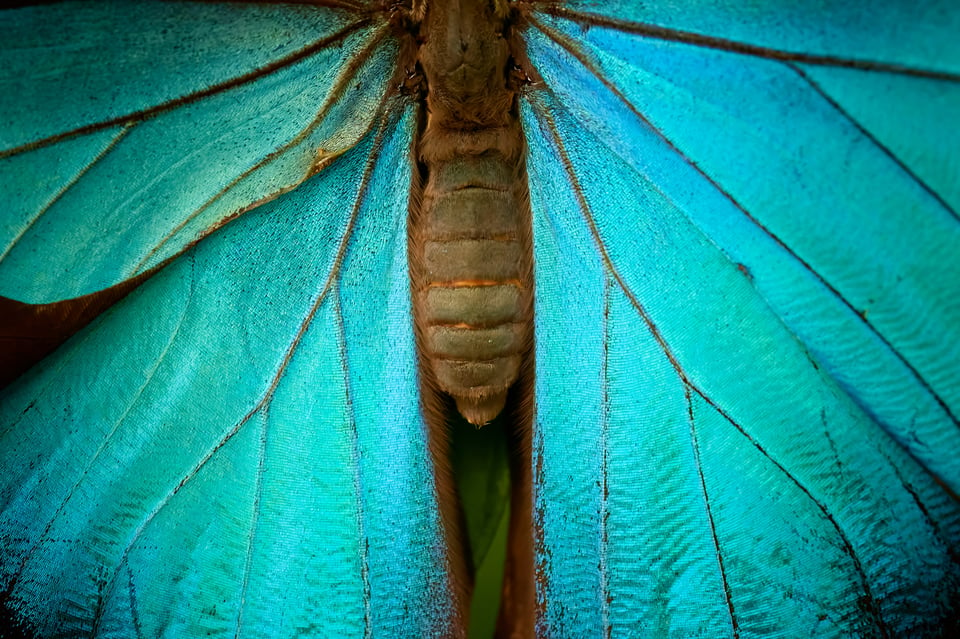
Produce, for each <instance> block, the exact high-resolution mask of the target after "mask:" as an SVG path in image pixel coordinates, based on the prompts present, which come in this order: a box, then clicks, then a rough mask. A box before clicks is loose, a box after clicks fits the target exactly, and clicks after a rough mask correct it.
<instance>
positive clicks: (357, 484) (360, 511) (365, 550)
mask: <svg viewBox="0 0 960 639" xmlns="http://www.w3.org/2000/svg"><path fill="white" fill-rule="evenodd" d="M333 298H334V318H335V321H336V331H337V346H338V347H339V349H340V353H339V355H340V362H341V363H342V366H343V368H342V370H343V379H344V386H345V390H346V403H347V413H348V414H349V416H350V447H351V452H352V455H351V458H352V460H353V469H352V470H353V490H354V493H355V494H356V499H357V532H358V535H359V537H360V581H361V583H362V584H363V636H364V637H366V638H369V637H371V636H372V634H373V631H372V628H371V623H370V619H371V615H372V610H371V606H370V563H369V556H370V540H369V539H368V538H367V528H366V510H367V509H366V507H365V506H366V503H365V502H366V500H365V499H364V494H363V468H362V466H363V449H362V448H361V446H360V433H359V432H358V431H357V415H356V410H355V407H354V405H353V389H352V385H351V384H350V371H349V370H348V364H347V362H348V361H349V357H348V355H347V336H346V325H345V323H344V321H343V307H342V305H341V301H340V287H339V286H337V285H334V292H333Z"/></svg>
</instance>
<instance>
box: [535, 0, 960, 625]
mask: <svg viewBox="0 0 960 639" xmlns="http://www.w3.org/2000/svg"><path fill="white" fill-rule="evenodd" d="M535 4H536V8H537V9H539V10H540V13H534V14H533V16H532V19H531V26H530V28H529V29H528V31H527V32H526V39H527V46H528V54H529V56H530V59H531V61H532V63H533V64H534V66H535V67H536V68H537V70H538V72H539V73H540V74H541V76H542V78H543V84H542V85H540V87H539V88H536V89H534V90H532V91H531V92H529V94H528V97H527V99H526V101H525V102H524V105H523V117H524V126H525V129H526V131H527V135H528V140H529V146H530V157H529V162H528V164H529V170H530V174H531V175H530V185H531V186H530V190H531V199H532V204H533V213H534V245H535V260H534V261H535V265H536V267H535V268H536V286H537V288H536V307H535V317H536V320H535V321H536V344H537V361H536V414H537V415H536V423H535V431H534V432H535V434H534V450H533V464H534V473H535V487H534V503H535V508H536V512H535V520H536V522H537V531H536V534H537V548H538V550H537V565H538V566H539V573H540V576H539V585H538V586H539V588H538V602H539V606H540V613H539V620H538V624H539V625H538V630H539V632H540V634H542V635H544V636H556V637H568V636H578V637H587V636H598V637H599V636H614V637H618V636H651V637H667V636H676V637H693V636H702V637H720V636H732V637H772V636H782V637H799V636H817V637H829V636H837V637H840V636H918V635H920V636H925V635H936V634H937V633H938V632H940V631H941V627H942V625H943V624H944V623H947V622H948V620H949V619H950V618H954V619H955V618H956V615H957V611H958V607H960V603H958V600H960V595H958V593H960V563H958V551H960V545H958V544H960V504H958V501H957V497H956V496H957V494H958V492H960V427H958V421H957V416H958V415H960V395H958V390H960V367H958V366H957V362H960V350H958V346H957V345H958V343H960V339H958V338H960V305H958V304H957V299H958V293H960V250H958V249H960V220H958V215H957V210H958V206H960V200H958V197H957V182H956V177H955V176H956V169H957V166H958V162H960V146H958V145H957V144H956V131H955V129H956V127H954V126H952V122H953V121H954V120H955V119H956V113H957V112H958V109H960V47H957V45H956V40H955V38H954V37H953V33H955V31H956V28H957V27H958V25H960V12H957V11H956V9H955V8H954V7H951V6H950V5H949V4H948V3H941V4H940V5H938V6H932V7H927V8H925V9H924V10H923V11H917V10H916V9H915V8H914V7H912V6H911V7H907V6H906V5H905V4H904V5H903V6H902V7H901V6H899V5H900V3H892V4H893V5H894V6H891V7H888V6H884V7H873V8H870V9H868V8H866V7H861V6H858V5H853V4H852V3H834V4H836V5H838V6H832V5H831V4H830V3H822V4H823V6H820V5H819V4H818V5H817V7H816V8H815V9H813V8H811V9H804V8H798V7H792V8H791V7H787V6H784V7H778V6H777V5H776V3H774V5H771V6H770V7H764V8H762V9H761V8H758V7H754V8H751V7H748V6H743V4H742V3H719V4H717V3H713V6H712V8H706V7H703V6H701V4H700V3H687V4H689V5H690V6H686V7H677V6H676V3H669V5H670V6H669V7H666V5H667V4H668V3H643V4H642V5H641V4H639V3H627V2H613V3H597V2H576V1H573V2H567V3H562V4H561V3H546V2H544V3H535ZM660 4H662V5H664V6H663V7H660V6H658V5H660ZM694 5H695V6H694ZM668 9H669V10H668ZM571 451H576V453H575V454H572V453H571Z"/></svg>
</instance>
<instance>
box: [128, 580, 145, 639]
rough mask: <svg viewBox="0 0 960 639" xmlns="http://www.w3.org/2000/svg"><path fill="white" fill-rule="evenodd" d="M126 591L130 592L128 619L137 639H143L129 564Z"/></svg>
mask: <svg viewBox="0 0 960 639" xmlns="http://www.w3.org/2000/svg"><path fill="white" fill-rule="evenodd" d="M127 589H128V590H129V592H130V619H131V620H132V621H133V629H134V630H135V631H136V633H137V639H143V628H142V627H141V625H140V615H139V613H137V605H138V604H137V589H136V585H135V584H134V583H133V571H132V570H131V569H130V564H129V563H128V564H127Z"/></svg>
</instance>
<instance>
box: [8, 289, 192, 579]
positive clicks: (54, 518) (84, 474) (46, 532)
mask: <svg viewBox="0 0 960 639" xmlns="http://www.w3.org/2000/svg"><path fill="white" fill-rule="evenodd" d="M193 292H194V281H193V278H192V277H191V279H190V291H189V292H188V293H187V300H186V303H184V305H183V311H182V312H181V313H180V317H179V319H178V320H177V325H176V327H175V328H174V330H173V331H172V332H171V333H170V337H169V338H168V339H167V342H166V344H164V346H163V349H162V350H161V351H160V354H159V355H158V357H157V359H156V360H155V361H154V363H153V366H152V367H151V368H150V370H149V371H148V372H147V375H146V378H145V379H144V380H143V383H142V384H141V385H140V387H139V388H138V389H137V390H136V392H135V393H134V394H133V396H132V397H131V399H130V401H129V402H128V403H127V405H126V407H125V408H124V409H123V413H122V414H121V415H120V416H119V417H117V419H116V420H115V421H114V422H113V425H112V426H111V427H110V430H109V431H108V432H107V434H106V435H104V437H103V440H102V441H101V442H100V445H99V446H98V447H97V450H96V451H95V452H94V453H93V455H92V456H91V457H90V459H89V460H87V463H86V464H85V465H84V467H83V470H81V471H80V475H79V476H78V477H77V479H76V481H75V482H74V483H73V485H72V486H71V487H70V490H68V491H67V494H66V496H64V498H63V500H62V501H61V502H60V505H59V506H58V507H57V509H56V510H55V511H54V513H53V515H52V516H51V517H50V519H49V520H48V521H47V525H46V526H45V527H44V529H43V532H41V533H40V536H39V537H38V538H37V541H36V542H35V543H33V544H32V545H31V546H30V549H29V550H28V551H27V552H26V554H24V556H23V557H22V558H21V559H20V561H19V563H18V565H17V568H16V569H15V570H14V572H13V576H12V577H11V578H10V582H9V583H8V584H7V587H6V589H5V590H4V593H3V594H4V596H10V593H12V592H13V589H14V588H16V585H17V583H18V582H19V580H20V577H21V576H22V575H23V569H24V568H25V567H26V565H27V563H28V562H29V561H30V558H31V557H33V554H34V553H35V552H36V550H37V549H38V548H39V547H40V546H41V544H42V543H43V542H44V540H45V539H48V538H49V535H50V530H51V529H52V528H53V524H54V523H55V522H56V521H57V519H58V518H59V517H60V514H61V513H62V512H63V510H64V509H65V508H66V506H67V504H68V503H69V502H70V500H71V498H73V495H74V494H75V493H76V492H77V490H78V489H79V488H80V485H81V484H82V483H83V480H84V479H85V478H86V477H87V476H88V475H89V473H90V469H91V468H93V466H94V464H96V462H97V460H98V459H100V455H101V454H102V453H103V451H104V450H106V448H107V446H108V444H109V443H110V442H111V440H112V439H113V436H114V435H115V434H116V432H117V430H119V428H120V425H121V424H123V423H124V421H125V420H126V418H127V415H129V414H130V411H131V410H133V407H134V406H136V405H137V403H138V402H139V401H140V398H141V397H143V393H144V391H145V390H146V388H147V386H149V385H150V382H151V381H152V380H153V377H154V375H156V373H157V370H158V369H159V368H160V364H162V363H163V360H164V358H165V357H166V356H167V353H168V352H169V351H170V347H171V346H172V345H173V343H174V341H176V338H177V336H178V335H179V334H180V329H181V328H182V327H183V321H184V318H185V317H186V315H187V308H188V307H189V306H190V300H191V299H193Z"/></svg>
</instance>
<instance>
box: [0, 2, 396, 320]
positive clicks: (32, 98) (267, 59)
mask: <svg viewBox="0 0 960 639" xmlns="http://www.w3.org/2000/svg"><path fill="white" fill-rule="evenodd" d="M96 6H97V7H99V9H98V8H92V7H86V6H83V7H82V10H81V9H78V11H77V13H78V15H77V16H74V15H73V13H72V12H70V13H67V12H64V9H63V8H62V7H61V6H60V5H58V6H57V7H41V8H38V9H36V10H34V11H13V12H8V13H7V14H6V15H5V16H4V24H5V25H6V26H7V28H8V29H12V30H14V31H15V33H14V35H13V36H11V37H12V38H13V40H11V42H13V43H15V44H17V43H20V42H21V41H20V40H17V39H16V38H17V37H21V38H27V39H28V42H27V43H26V45H29V46H31V47H32V49H35V50H36V51H38V53H35V54H33V55H32V56H27V57H30V58H33V63H34V65H35V66H36V68H38V69H41V70H43V71H42V72H41V71H36V72H35V73H40V75H41V77H42V78H43V81H37V80H36V78H34V77H33V75H32V74H25V77H23V78H17V77H14V78H13V79H10V78H8V83H10V82H13V83H19V84H17V85H16V86H15V87H14V88H15V89H16V88H17V87H19V89H17V91H16V93H15V94H16V95H18V96H19V99H18V100H17V101H16V102H17V104H36V103H38V102H51V101H54V100H55V102H54V103H55V104H56V105H57V106H55V107H54V108H51V109H49V111H51V114H50V115H49V117H48V118H46V119H45V120H44V121H43V122H42V123H39V124H37V127H41V128H40V129H38V130H37V132H35V133H32V136H33V137H32V138H30V139H28V141H27V142H25V143H23V140H16V141H14V143H18V142H19V143H21V144H20V146H18V147H16V148H13V149H11V150H10V151H9V152H8V157H6V158H4V159H3V160H0V172H2V174H3V178H2V180H0V184H2V185H3V187H2V188H3V190H4V192H3V193H2V195H3V197H5V198H8V199H10V200H11V201H17V202H22V204H21V205H19V207H18V208H15V209H13V210H12V211H11V212H10V213H9V214H8V217H9V221H6V222H5V227H6V230H7V233H8V235H7V236H6V237H5V238H4V239H3V241H2V243H3V249H2V255H3V260H2V261H0V285H2V287H0V294H3V295H5V296H8V297H13V298H16V299H19V300H21V301H27V302H31V303H40V302H49V301H55V300H59V299H64V298H69V297H75V296H79V295H84V294H87V293H90V292H92V291H95V290H99V289H102V288H106V287H108V286H112V285H113V284H116V283H117V282H119V281H122V280H124V279H127V278H129V277H132V276H135V275H137V274H139V273H142V272H144V271H146V270H149V269H150V268H151V267H153V266H155V265H157V264H160V263H162V262H164V260H166V259H168V258H169V257H171V256H172V255H176V254H177V253H178V252H180V251H182V250H183V249H184V248H185V247H186V246H188V245H190V244H191V243H192V242H195V241H196V240H197V239H198V238H200V237H203V236H204V235H206V234H207V233H209V232H210V231H211V230H213V229H215V228H217V227H218V226H220V225H222V224H223V223H225V222H226V221H227V220H229V219H231V218H232V217H235V216H236V215H237V214H239V213H241V212H243V211H245V210H247V209H249V208H250V207H252V206H254V205H256V204H259V203H261V202H263V201H265V200H268V199H270V198H272V197H275V196H276V195H278V194H279V193H282V192H284V191H286V190H289V189H290V188H292V187H294V186H296V185H297V184H298V183H300V182H301V181H302V180H303V179H305V178H306V177H307V176H309V175H310V174H312V173H313V172H315V171H316V170H318V169H320V168H322V167H323V166H324V165H325V164H326V163H328V162H329V161H330V160H331V159H332V158H334V157H336V156H337V155H338V154H340V153H342V152H343V151H344V150H346V149H349V148H350V147H351V146H352V145H353V144H355V143H356V141H357V140H358V139H359V138H360V137H361V136H363V135H364V134H365V133H366V132H367V131H368V130H369V128H370V126H372V118H373V114H374V113H375V112H376V111H377V105H378V104H379V103H380V102H381V101H382V99H383V95H384V93H385V88H386V82H387V81H388V80H389V78H390V77H391V76H392V70H393V63H394V56H395V53H396V50H395V45H394V44H393V42H392V41H390V40H384V39H383V35H384V31H383V25H382V24H381V25H379V26H376V25H375V26H369V25H367V22H368V21H367V20H366V19H365V18H363V17H362V16H358V15H353V16H350V15H349V14H341V13H336V12H333V11H331V10H329V9H326V8H317V7H309V8H305V7H300V8H294V7H271V8H267V7H254V6H247V7H236V6H233V5H230V7H232V8H228V9H227V10H226V11H225V12H224V13H223V14H216V15H220V16H221V17H220V19H219V22H217V21H214V22H213V24H214V25H216V26H214V27H212V28H208V27H209V21H210V19H211V15H208V13H209V12H210V11H212V10H215V9H216V8H217V7H216V6H210V5H193V4H189V3H185V4H179V3H178V4H170V5H167V4H159V5H156V4H153V3H141V4H136V5H133V4H122V5H111V4H102V5H96ZM220 8H222V6H221V7H220ZM284 10H286V11H287V12H288V13H284ZM39 19H46V20H47V21H49V22H53V23H55V24H59V25H61V26H62V27H63V28H64V29H66V28H67V26H68V25H69V24H70V20H71V19H75V20H78V23H77V24H75V29H76V30H75V31H69V32H68V36H67V38H66V40H65V43H62V44H61V43H60V41H57V40H55V41H53V42H51V41H50V39H52V38H53V37H54V34H51V33H49V31H50V30H49V29H38V30H37V31H38V32H39V35H34V34H32V33H31V35H29V36H17V34H21V33H28V30H27V28H26V27H29V26H30V24H31V20H34V21H36V20H39ZM152 20H156V21H159V23H160V25H161V26H162V25H163V24H164V23H165V22H164V21H174V22H176V23H177V24H178V25H180V26H179V28H177V29H174V28H171V29H170V30H168V31H167V32H164V31H163V30H162V29H161V30H160V32H159V33H157V34H154V35H153V37H152V38H147V39H148V40H149V41H150V42H151V46H152V47H153V48H156V49H158V50H162V51H159V52H157V57H158V59H157V60H155V61H154V62H153V63H152V64H153V66H149V65H150V63H149V62H143V61H141V60H140V56H147V57H149V55H151V54H152V53H153V49H152V48H151V46H148V47H146V49H145V50H144V49H142V48H137V47H132V46H130V44H131V43H130V42H128V41H126V40H125V39H124V38H122V37H121V38H119V40H120V41H119V42H118V43H115V44H114V45H111V46H110V47H105V51H99V55H97V53H98V52H97V50H96V47H95V46H94V44H96V43H101V42H102V41H105V40H109V39H110V38H111V37H112V34H113V33H114V32H115V31H117V30H118V29H120V27H121V25H126V24H128V23H129V24H130V25H132V26H131V29H132V30H131V33H132V35H130V36H128V37H138V34H139V36H142V34H140V31H143V30H147V29H155V28H156V24H155V23H154V22H152ZM24 23H25V24H24ZM294 25H296V29H294ZM365 25H367V26H365ZM203 29H208V31H209V33H207V31H204V32H203V35H201V34H199V33H193V31H196V30H203ZM191 30H193V31H191ZM230 30H235V31H238V32H241V33H243V34H244V35H242V36H238V42H237V45H236V49H237V51H236V53H235V59H233V60H231V59H230V55H226V54H223V53H221V52H220V46H221V45H222V44H223V43H222V42H221V40H223V39H224V38H226V37H227V33H226V32H229V31H230ZM248 32H249V33H248ZM69 33H76V36H75V39H71V37H70V36H69ZM294 34H296V35H294ZM60 37H61V39H63V35H62V34H60ZM37 38H39V40H40V41H39V42H33V40H32V39H37ZM44 38H46V39H44ZM245 38H249V40H246V39H245ZM184 39H186V40H189V41H190V43H191V44H190V45H189V46H186V47H185V49H186V51H184V52H181V53H179V55H178V54H177V51H178V47H179V46H180V44H179V43H180V42H181V41H182V40H184ZM26 45H23V46H26ZM71 46H72V47H74V48H76V49H79V50H80V52H79V53H78V54H77V55H62V54H63V51H62V49H63V48H64V47H66V48H69V47H71ZM104 46H105V45H104ZM245 46H246V47H247V49H244V47H245ZM207 47H209V48H211V49H213V50H214V51H216V53H210V54H209V55H208V52H207V50H206V48H207ZM248 49H249V50H248ZM227 51H230V49H229V48H228V49H227ZM131 58H132V59H131ZM57 61H59V62H57ZM57 64H59V65H60V66H57ZM138 64H139V65H140V66H141V67H142V66H147V68H148V69H152V72H154V73H157V74H158V75H157V76H156V77H159V74H161V73H162V74H165V75H169V76H172V78H174V79H173V80H171V81H169V82H167V81H164V82H159V81H156V82H151V81H149V78H150V77H154V76H151V75H149V74H148V73H147V72H146V71H145V70H138V69H139V67H137V65H138ZM117 66H120V67H121V68H125V72H121V71H119V70H118V69H116V68H114V67H117ZM127 66H130V67H131V68H126V67H127ZM47 67H50V68H47ZM111 74H112V75H111ZM105 76H106V77H105ZM85 79H86V80H85ZM177 79H180V81H179V82H178V81H177ZM104 82H108V83H109V84H110V86H112V87H113V88H112V89H110V90H108V89H106V88H104V87H103V86H101V85H102V84H103V83H104ZM156 85H162V86H163V88H162V89H159V88H156ZM348 87H350V88H351V90H350V93H349V98H350V99H349V100H347V99H344V97H345V94H346V93H347V89H348ZM354 87H360V90H353V88H354ZM174 90H176V91H178V93H175V94H170V91H174ZM101 103H103V105H102V106H101ZM90 104H92V105H94V106H89V105H90ZM94 107H96V109H95V108H94ZM33 111H36V109H33ZM45 111H46V109H45ZM71 115H72V116H73V119H72V120H70V119H69V117H68V116H71ZM6 117H7V118H8V119H9V120H10V125H11V128H12V129H13V130H16V131H21V132H28V133H29V132H32V131H33V129H34V128H36V127H32V126H31V124H30V122H31V120H30V117H33V116H32V111H30V110H25V109H23V108H21V107H15V110H14V111H13V112H12V113H10V114H7V115H6ZM61 120H64V123H63V124H61V125H57V123H58V122H60V121H61ZM54 125H57V126H59V129H48V128H43V127H46V126H54ZM71 126H72V127H73V128H70V127H71ZM65 127H66V128H65ZM42 136H46V137H42ZM61 147H65V148H66V150H67V153H65V154H63V155H61V153H60V148H61ZM74 149H76V150H74ZM51 174H52V175H53V176H54V177H52V178H44V177H43V176H47V175H51ZM38 182H39V183H41V184H42V183H44V182H48V183H49V184H50V186H49V187H47V188H46V189H45V191H44V192H43V194H44V197H39V196H38V197H36V198H19V199H18V195H19V194H20V193H21V191H30V190H32V189H33V187H34V185H35V184H37V183H38Z"/></svg>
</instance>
